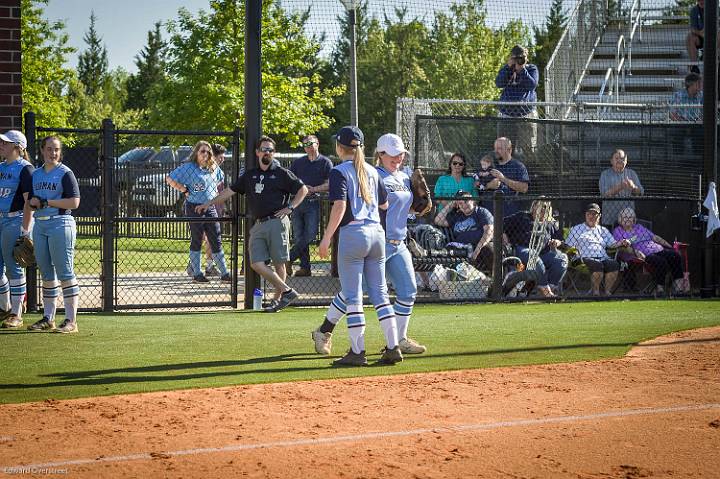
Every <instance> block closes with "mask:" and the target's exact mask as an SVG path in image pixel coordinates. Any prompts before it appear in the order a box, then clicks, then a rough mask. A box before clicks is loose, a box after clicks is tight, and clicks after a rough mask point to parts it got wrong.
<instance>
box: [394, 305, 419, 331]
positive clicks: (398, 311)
mask: <svg viewBox="0 0 720 479" xmlns="http://www.w3.org/2000/svg"><path fill="white" fill-rule="evenodd" d="M413 304H414V303H409V304H408V303H403V302H402V301H400V300H398V299H397V298H396V299H395V304H394V305H393V310H395V320H396V321H397V330H398V338H400V339H407V330H408V323H409V322H410V315H411V314H412V310H413Z"/></svg>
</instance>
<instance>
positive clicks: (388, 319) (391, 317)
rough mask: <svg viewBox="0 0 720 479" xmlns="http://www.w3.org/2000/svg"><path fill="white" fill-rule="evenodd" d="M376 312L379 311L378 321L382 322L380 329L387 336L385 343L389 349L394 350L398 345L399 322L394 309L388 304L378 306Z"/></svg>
mask: <svg viewBox="0 0 720 479" xmlns="http://www.w3.org/2000/svg"><path fill="white" fill-rule="evenodd" d="M375 311H377V315H378V321H380V327H381V328H382V330H383V334H384V335H385V343H386V344H387V347H388V348H389V349H392V348H394V347H395V346H397V345H398V330H397V322H396V320H395V312H394V311H393V307H392V305H390V304H388V303H385V304H377V305H375Z"/></svg>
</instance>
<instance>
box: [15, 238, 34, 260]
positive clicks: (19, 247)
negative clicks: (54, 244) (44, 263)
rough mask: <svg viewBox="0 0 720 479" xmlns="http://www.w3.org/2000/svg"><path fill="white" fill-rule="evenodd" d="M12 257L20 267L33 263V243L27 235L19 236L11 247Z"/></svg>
mask: <svg viewBox="0 0 720 479" xmlns="http://www.w3.org/2000/svg"><path fill="white" fill-rule="evenodd" d="M13 258H15V261H17V264H19V265H20V267H22V268H27V267H28V266H31V265H33V264H35V245H33V242H32V240H31V239H30V237H29V236H20V237H19V238H18V239H17V241H16V242H15V246H14V247H13Z"/></svg>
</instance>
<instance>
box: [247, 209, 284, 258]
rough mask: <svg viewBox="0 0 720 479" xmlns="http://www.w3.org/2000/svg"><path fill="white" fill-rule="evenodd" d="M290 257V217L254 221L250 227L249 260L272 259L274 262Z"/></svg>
mask: <svg viewBox="0 0 720 479" xmlns="http://www.w3.org/2000/svg"><path fill="white" fill-rule="evenodd" d="M289 259H290V219H289V218H288V217H287V216H286V217H284V218H282V219H280V218H273V219H270V220H267V221H264V222H262V223H260V222H256V223H255V225H253V227H252V228H251V229H250V262H251V263H259V262H263V263H264V262H265V261H267V260H272V262H273V263H274V264H278V263H283V262H285V261H288V260H289Z"/></svg>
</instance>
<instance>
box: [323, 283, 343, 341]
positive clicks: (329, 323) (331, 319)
mask: <svg viewBox="0 0 720 479" xmlns="http://www.w3.org/2000/svg"><path fill="white" fill-rule="evenodd" d="M346 312H347V305H346V304H345V299H344V298H343V297H342V293H338V294H337V295H335V297H334V298H333V300H332V301H331V302H330V306H329V307H328V311H327V313H326V314H325V321H323V323H322V325H321V326H320V332H322V333H332V332H333V330H334V329H335V326H337V323H338V322H339V321H340V320H341V319H342V317H343V316H345V313H346Z"/></svg>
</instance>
